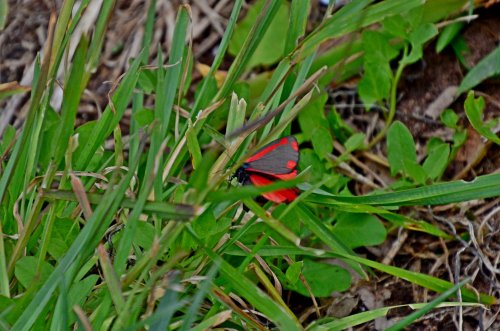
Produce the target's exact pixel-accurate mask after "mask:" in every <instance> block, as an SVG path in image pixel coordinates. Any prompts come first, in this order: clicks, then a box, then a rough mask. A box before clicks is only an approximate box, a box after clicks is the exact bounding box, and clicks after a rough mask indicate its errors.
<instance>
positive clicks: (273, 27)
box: [228, 0, 290, 69]
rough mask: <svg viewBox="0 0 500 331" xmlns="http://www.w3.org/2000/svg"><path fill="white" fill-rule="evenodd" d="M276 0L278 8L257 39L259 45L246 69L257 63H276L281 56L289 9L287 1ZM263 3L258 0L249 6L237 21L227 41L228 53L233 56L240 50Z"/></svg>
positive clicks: (263, 0)
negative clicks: (232, 33) (243, 15)
mask: <svg viewBox="0 0 500 331" xmlns="http://www.w3.org/2000/svg"><path fill="white" fill-rule="evenodd" d="M277 2H279V3H280V4H279V9H278V11H277V13H276V14H275V17H274V19H273V20H272V21H271V24H270V25H269V27H268V28H267V31H266V32H265V33H264V35H263V36H262V38H261V39H260V40H259V45H258V46H257V48H256V49H255V52H254V53H253V55H252V57H251V58H250V60H249V62H248V64H247V69H250V68H253V67H255V66H258V65H270V64H273V63H276V62H278V60H280V59H281V58H282V56H283V52H284V50H285V41H286V36H287V29H286V28H285V27H287V26H288V18H289V12H290V9H289V8H288V7H289V5H288V3H286V2H284V1H282V0H278V1H277ZM265 3H266V0H259V1H257V2H255V3H254V4H253V5H251V6H250V8H249V10H248V12H247V14H246V15H245V17H244V18H243V19H242V20H241V21H240V22H239V23H238V25H237V27H236V30H235V31H234V35H233V37H232V38H231V41H230V42H229V48H228V53H229V54H231V55H233V56H235V55H236V54H238V53H239V52H240V50H241V48H242V46H243V43H244V41H245V39H246V38H247V37H248V35H249V34H250V30H251V29H252V28H253V27H254V25H255V22H256V20H257V17H258V16H259V14H260V13H261V12H262V9H263V7H264V5H265Z"/></svg>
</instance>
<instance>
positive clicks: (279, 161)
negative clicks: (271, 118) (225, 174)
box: [245, 136, 299, 175]
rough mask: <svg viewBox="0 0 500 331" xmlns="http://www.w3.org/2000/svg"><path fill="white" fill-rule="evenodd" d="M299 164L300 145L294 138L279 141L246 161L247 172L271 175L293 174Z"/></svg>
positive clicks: (265, 147)
mask: <svg viewBox="0 0 500 331" xmlns="http://www.w3.org/2000/svg"><path fill="white" fill-rule="evenodd" d="M298 162H299V145H298V143H297V140H296V139H295V137H293V136H288V137H284V138H280V139H277V140H275V141H273V142H271V143H270V144H268V145H266V146H264V147H262V148H261V149H260V150H258V151H257V152H256V153H255V154H254V155H253V156H251V157H250V158H248V159H247V160H246V163H247V165H248V167H247V168H246V169H245V170H246V171H252V172H259V173H263V174H269V175H283V174H289V173H291V172H293V171H294V170H295V169H296V167H297V163H298Z"/></svg>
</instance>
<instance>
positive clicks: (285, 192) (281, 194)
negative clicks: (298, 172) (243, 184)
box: [250, 173, 297, 203]
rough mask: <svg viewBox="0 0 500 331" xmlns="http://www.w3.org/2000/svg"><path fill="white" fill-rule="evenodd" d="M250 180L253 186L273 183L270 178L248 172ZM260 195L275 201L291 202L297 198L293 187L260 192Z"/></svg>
mask: <svg viewBox="0 0 500 331" xmlns="http://www.w3.org/2000/svg"><path fill="white" fill-rule="evenodd" d="M250 181H251V182H252V184H253V185H255V186H266V185H269V184H272V183H273V181H272V180H271V179H269V178H267V177H264V176H260V175H257V174H253V173H252V174H250ZM262 196H264V198H266V199H267V200H270V201H272V202H275V203H283V202H292V201H293V200H295V199H296V198H297V191H296V190H294V189H281V190H277V191H273V192H266V193H262Z"/></svg>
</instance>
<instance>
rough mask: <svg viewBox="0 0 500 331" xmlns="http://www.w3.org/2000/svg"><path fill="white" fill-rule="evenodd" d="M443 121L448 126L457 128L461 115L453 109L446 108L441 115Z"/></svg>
mask: <svg viewBox="0 0 500 331" xmlns="http://www.w3.org/2000/svg"><path fill="white" fill-rule="evenodd" d="M440 119H441V122H443V124H444V125H445V126H447V127H448V128H452V129H456V128H457V123H458V120H459V119H460V117H459V116H458V115H457V113H455V112H454V111H453V109H445V110H444V111H443V112H442V113H441V115H440Z"/></svg>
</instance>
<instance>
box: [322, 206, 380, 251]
mask: <svg viewBox="0 0 500 331" xmlns="http://www.w3.org/2000/svg"><path fill="white" fill-rule="evenodd" d="M332 232H333V233H335V234H336V235H337V236H338V237H339V238H340V239H341V240H342V242H343V243H344V244H346V246H348V247H349V248H356V247H361V246H374V245H379V244H381V243H383V242H384V240H385V238H386V236H387V231H386V230H385V227H384V225H383V224H382V223H381V222H380V221H379V220H378V219H377V218H376V217H374V216H372V215H370V214H353V213H341V214H340V215H339V217H338V219H337V222H336V223H335V225H334V227H333V229H332Z"/></svg>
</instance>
